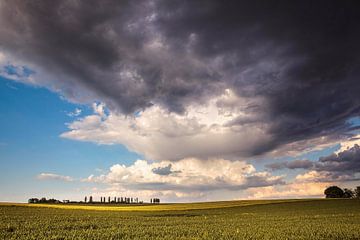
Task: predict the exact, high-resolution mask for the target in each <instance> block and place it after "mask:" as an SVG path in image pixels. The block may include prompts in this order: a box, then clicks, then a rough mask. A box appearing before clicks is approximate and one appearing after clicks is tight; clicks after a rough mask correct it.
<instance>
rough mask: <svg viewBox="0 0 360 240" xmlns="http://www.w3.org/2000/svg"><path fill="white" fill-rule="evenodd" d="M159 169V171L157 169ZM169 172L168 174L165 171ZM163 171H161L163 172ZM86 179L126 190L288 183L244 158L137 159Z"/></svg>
mask: <svg viewBox="0 0 360 240" xmlns="http://www.w3.org/2000/svg"><path fill="white" fill-rule="evenodd" d="M154 169H155V171H154ZM166 169H167V172H166V174H165V170H166ZM159 171H160V172H161V174H159ZM83 181H84V182H95V183H106V184H109V185H111V186H118V187H121V188H123V189H126V190H132V191H135V190H145V191H158V192H159V191H172V192H181V193H189V192H196V193H198V194H199V193H202V194H204V193H206V192H208V191H218V190H230V191H237V190H241V189H247V188H253V187H263V186H272V185H278V184H284V183H285V182H284V180H283V176H273V175H271V174H270V173H268V172H256V170H255V168H254V167H253V166H252V165H250V164H246V163H245V162H243V161H229V160H224V159H213V160H208V161H206V162H204V161H201V160H199V159H183V160H180V161H177V162H173V163H170V162H167V161H164V162H160V163H159V162H158V163H148V162H147V161H145V160H137V161H136V162H135V163H134V164H132V165H130V166H125V165H120V164H116V165H113V166H112V167H111V168H110V170H109V172H108V173H106V174H102V175H98V176H94V175H91V176H89V177H88V178H86V179H83Z"/></svg>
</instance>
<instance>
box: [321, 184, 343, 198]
mask: <svg viewBox="0 0 360 240" xmlns="http://www.w3.org/2000/svg"><path fill="white" fill-rule="evenodd" d="M324 194H325V196H326V198H342V197H344V191H343V190H342V189H341V188H339V187H338V186H331V187H328V188H327V189H325V191H324Z"/></svg>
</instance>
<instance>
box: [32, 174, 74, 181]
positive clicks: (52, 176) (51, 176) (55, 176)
mask: <svg viewBox="0 0 360 240" xmlns="http://www.w3.org/2000/svg"><path fill="white" fill-rule="evenodd" d="M36 179H38V180H58V181H64V182H72V181H74V179H73V178H72V177H70V176H63V175H59V174H55V173H40V174H39V175H37V176H36Z"/></svg>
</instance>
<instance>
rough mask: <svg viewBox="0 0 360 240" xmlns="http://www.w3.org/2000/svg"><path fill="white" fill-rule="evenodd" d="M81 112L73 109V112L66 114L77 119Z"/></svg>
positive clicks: (78, 109)
mask: <svg viewBox="0 0 360 240" xmlns="http://www.w3.org/2000/svg"><path fill="white" fill-rule="evenodd" d="M81 112H82V110H81V109H80V108H75V110H74V111H73V112H69V113H67V115H68V116H69V117H77V116H79V115H80V114H81Z"/></svg>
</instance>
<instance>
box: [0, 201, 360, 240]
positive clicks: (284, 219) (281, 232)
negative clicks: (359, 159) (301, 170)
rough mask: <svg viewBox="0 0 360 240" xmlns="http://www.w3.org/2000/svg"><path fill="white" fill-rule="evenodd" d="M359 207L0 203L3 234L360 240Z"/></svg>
mask: <svg viewBox="0 0 360 240" xmlns="http://www.w3.org/2000/svg"><path fill="white" fill-rule="evenodd" d="M29 206H31V207H29ZM359 209H360V201H358V200H347V199H342V200H266V201H231V202H213V203H191V204H164V205H162V204H161V205H151V206H149V205H145V206H124V207H117V206H109V207H107V206H88V205H86V206H82V205H50V204H49V205H27V204H0V239H58V240H60V239H360V211H359ZM93 210H96V211H93Z"/></svg>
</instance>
